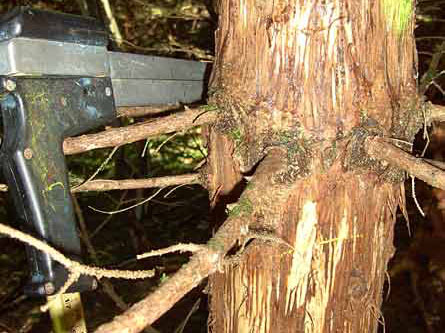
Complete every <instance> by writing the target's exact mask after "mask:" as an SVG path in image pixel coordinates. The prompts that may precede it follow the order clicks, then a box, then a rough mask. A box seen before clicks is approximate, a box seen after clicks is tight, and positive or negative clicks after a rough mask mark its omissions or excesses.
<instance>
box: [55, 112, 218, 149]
mask: <svg viewBox="0 0 445 333" xmlns="http://www.w3.org/2000/svg"><path fill="white" fill-rule="evenodd" d="M215 119H216V113H215V112H214V111H204V110H202V109H189V110H187V111H184V112H180V113H177V114H172V115H169V116H166V117H162V118H158V119H154V120H149V121H145V122H142V123H137V124H134V125H129V126H125V127H118V128H110V129H108V130H105V131H103V132H99V133H95V134H87V135H81V136H77V137H71V138H67V139H65V141H64V142H63V151H64V153H65V154H66V155H71V154H78V153H82V152H85V151H89V150H93V149H98V148H107V147H114V146H120V145H123V144H128V143H133V142H136V141H139V140H144V139H146V138H148V137H153V136H156V135H160V134H165V133H170V132H176V131H183V130H187V129H189V128H192V127H194V126H198V125H203V124H208V123H211V122H214V121H215Z"/></svg>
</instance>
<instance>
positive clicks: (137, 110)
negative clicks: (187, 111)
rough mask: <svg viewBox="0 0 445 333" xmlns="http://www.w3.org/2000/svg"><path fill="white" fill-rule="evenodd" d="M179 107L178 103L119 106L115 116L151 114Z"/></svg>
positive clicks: (132, 116) (134, 116) (133, 116)
mask: <svg viewBox="0 0 445 333" xmlns="http://www.w3.org/2000/svg"><path fill="white" fill-rule="evenodd" d="M180 107H181V106H180V105H159V106H133V107H119V108H118V109H117V116H118V117H131V118H136V117H144V116H153V115H159V114H160V113H163V112H167V111H172V110H177V109H179V108H180Z"/></svg>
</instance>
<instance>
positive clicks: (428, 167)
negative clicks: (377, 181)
mask: <svg viewBox="0 0 445 333" xmlns="http://www.w3.org/2000/svg"><path fill="white" fill-rule="evenodd" d="M365 149H366V151H367V153H368V154H369V155H370V156H371V157H373V158H376V159H378V160H384V161H386V162H388V163H389V164H391V165H393V166H396V167H398V168H400V169H403V170H405V171H406V172H407V173H408V174H410V175H412V176H414V177H416V178H419V179H420V180H423V181H424V182H425V183H427V184H430V185H431V186H434V187H437V188H440V189H445V172H444V171H443V170H441V169H439V168H437V167H435V166H434V165H432V164H429V163H427V162H425V161H424V160H423V159H422V158H417V157H414V156H412V155H410V154H409V153H407V152H405V151H403V150H402V149H400V148H397V147H395V146H394V145H392V144H391V143H389V142H386V141H385V140H384V139H383V138H380V137H374V138H368V139H367V140H366V141H365Z"/></svg>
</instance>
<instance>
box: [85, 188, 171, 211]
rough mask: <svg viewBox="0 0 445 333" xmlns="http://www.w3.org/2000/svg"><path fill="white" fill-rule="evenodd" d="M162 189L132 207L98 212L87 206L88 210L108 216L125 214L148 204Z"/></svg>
mask: <svg viewBox="0 0 445 333" xmlns="http://www.w3.org/2000/svg"><path fill="white" fill-rule="evenodd" d="M164 188H165V187H161V188H160V189H159V190H157V191H156V192H155V193H154V194H153V195H152V196H150V197H148V198H147V199H144V200H142V201H140V202H138V203H136V204H134V205H132V206H130V207H126V208H122V209H118V210H115V211H104V210H100V209H97V208H94V207H92V206H88V208H90V209H92V210H94V211H95V212H98V213H102V214H108V215H114V214H119V213H122V212H126V211H127V210H131V209H133V208H135V207H137V206H140V205H143V204H145V203H147V202H149V201H150V200H151V199H153V198H154V197H156V196H157V195H158V194H159V192H161V191H162V190H163V189H164Z"/></svg>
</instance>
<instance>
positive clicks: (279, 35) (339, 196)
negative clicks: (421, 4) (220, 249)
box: [208, 0, 425, 333]
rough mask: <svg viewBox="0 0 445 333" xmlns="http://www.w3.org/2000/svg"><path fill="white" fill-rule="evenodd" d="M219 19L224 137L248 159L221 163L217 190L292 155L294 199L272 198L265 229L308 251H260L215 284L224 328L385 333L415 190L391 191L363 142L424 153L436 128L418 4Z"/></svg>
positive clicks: (254, 10)
mask: <svg viewBox="0 0 445 333" xmlns="http://www.w3.org/2000/svg"><path fill="white" fill-rule="evenodd" d="M218 9H219V14H220V20H219V28H218V30H217V35H216V38H217V40H216V59H215V63H214V71H213V73H212V81H211V88H210V89H209V90H210V91H212V92H213V95H212V96H211V98H212V99H211V103H212V104H214V105H216V106H217V107H218V110H219V116H220V118H219V121H218V123H217V125H216V129H217V130H218V132H217V133H216V134H215V133H213V134H212V135H213V136H214V137H218V133H219V136H223V137H224V136H225V137H226V138H232V140H233V143H231V144H233V145H234V146H235V149H233V153H230V150H228V149H226V150H224V151H226V152H227V151H229V153H228V155H217V156H215V155H211V156H210V159H211V160H210V161H209V164H208V165H209V167H210V168H211V169H210V170H209V181H208V184H209V185H210V186H212V184H222V183H224V175H221V171H220V170H230V169H232V170H236V166H233V167H232V168H230V165H228V166H225V167H223V166H224V163H227V162H226V161H231V160H233V158H235V160H236V161H237V163H238V164H239V165H240V169H241V170H243V171H244V172H249V170H254V169H255V166H256V164H257V163H258V162H259V161H261V159H262V157H263V156H264V152H266V151H267V150H268V149H270V147H273V146H281V147H285V148H286V149H287V153H288V166H287V167H288V169H287V172H286V173H284V174H283V175H282V178H281V179H282V182H283V184H287V186H288V191H287V192H286V191H282V190H280V189H276V190H275V189H273V188H268V189H262V190H263V191H267V196H264V195H263V196H262V198H267V200H264V201H263V202H261V203H258V204H257V205H256V206H254V210H253V216H254V218H255V222H256V223H255V224H256V225H257V228H258V229H260V230H264V229H266V230H273V231H274V232H275V233H276V234H277V235H278V236H279V238H281V239H284V240H285V241H286V242H287V243H289V244H290V245H291V246H292V248H294V249H295V251H288V253H285V254H283V253H282V252H280V251H278V249H277V248H275V247H267V248H265V247H264V246H252V247H250V250H249V251H248V252H247V253H246V255H245V256H243V260H241V261H240V262H238V263H237V265H234V266H228V267H225V269H224V271H223V272H222V273H215V274H213V275H212V276H210V286H211V289H210V295H211V297H210V299H211V303H210V310H211V317H210V320H209V325H210V328H211V330H212V332H217V333H223V332H261V333H269V332H270V333H272V332H280V333H285V332H289V333H291V332H292V333H293V332H300V331H301V332H317V333H321V332H337V331H338V332H376V331H377V327H378V318H379V316H380V311H379V307H380V304H381V301H382V297H381V294H382V293H381V290H382V287H383V283H384V280H385V271H386V265H387V262H388V261H389V259H390V258H391V256H392V253H393V251H394V249H393V243H392V242H393V239H392V235H393V226H394V223H395V216H396V209H397V205H399V204H400V205H402V206H403V205H404V193H403V185H402V184H403V179H404V177H403V173H402V172H400V170H392V171H393V172H391V173H390V176H388V177H387V178H385V175H386V174H385V173H384V172H380V171H382V170H381V169H382V168H381V167H380V166H378V165H376V164H375V161H374V162H372V161H369V160H370V159H369V156H368V157H367V156H366V154H365V152H364V149H363V140H362V141H360V138H365V137H366V136H367V135H369V134H373V135H380V136H383V137H391V138H397V139H398V140H401V141H402V140H403V141H408V142H412V140H413V138H414V135H415V133H416V132H417V131H418V129H419V127H421V125H422V122H423V120H424V119H425V116H424V115H422V108H421V107H420V106H421V102H420V99H419V97H418V96H417V91H416V81H415V77H416V72H415V67H416V64H415V57H414V54H415V43H414V38H413V28H414V20H413V9H414V4H413V1H403V6H402V5H401V3H399V2H397V1H390V0H361V1H348V0H329V1H301V0H275V1H257V0H221V1H220V2H219V6H218ZM226 154H227V153H226ZM212 158H213V159H214V160H213V161H212ZM229 163H230V162H229ZM383 171H385V170H383ZM215 177H216V179H215ZM231 178H233V177H231ZM210 191H211V192H212V193H217V192H218V189H217V188H211V189H210ZM257 194H258V195H261V192H260V191H258V192H257ZM216 204H217V203H216Z"/></svg>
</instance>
